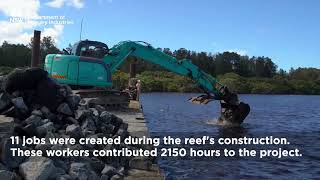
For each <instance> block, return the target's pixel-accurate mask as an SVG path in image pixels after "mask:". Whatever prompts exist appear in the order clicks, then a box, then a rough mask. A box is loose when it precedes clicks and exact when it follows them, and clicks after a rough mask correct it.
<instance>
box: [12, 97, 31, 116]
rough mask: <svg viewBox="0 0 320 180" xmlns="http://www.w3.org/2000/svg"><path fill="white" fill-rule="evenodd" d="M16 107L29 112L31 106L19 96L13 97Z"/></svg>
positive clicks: (20, 110)
mask: <svg viewBox="0 0 320 180" xmlns="http://www.w3.org/2000/svg"><path fill="white" fill-rule="evenodd" d="M11 101H12V103H13V105H14V107H15V108H16V109H17V110H18V111H19V112H21V113H24V114H26V113H28V111H29V108H28V106H27V105H26V104H25V102H24V100H23V98H22V97H17V98H13V99H11Z"/></svg>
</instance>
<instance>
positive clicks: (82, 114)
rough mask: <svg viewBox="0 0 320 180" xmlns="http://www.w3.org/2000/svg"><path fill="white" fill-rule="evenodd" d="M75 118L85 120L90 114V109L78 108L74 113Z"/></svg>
mask: <svg viewBox="0 0 320 180" xmlns="http://www.w3.org/2000/svg"><path fill="white" fill-rule="evenodd" d="M74 116H75V118H76V119H77V120H79V121H83V120H85V119H86V118H87V117H90V116H91V111H90V110H87V109H78V110H76V111H75V114H74Z"/></svg>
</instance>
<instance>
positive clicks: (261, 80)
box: [0, 37, 320, 94]
mask: <svg viewBox="0 0 320 180" xmlns="http://www.w3.org/2000/svg"><path fill="white" fill-rule="evenodd" d="M31 49H32V39H31V41H30V43H29V44H28V45H23V44H10V43H8V42H6V41H4V42H3V44H2V45H1V46H0V75H1V73H8V72H9V71H11V69H12V68H15V67H25V66H29V65H30V62H31V52H32V51H31ZM158 50H160V51H162V52H164V53H166V54H168V55H171V56H174V57H176V58H177V59H178V60H181V59H190V60H191V61H192V63H194V64H195V65H197V66H199V67H200V68H201V69H202V70H204V71H205V72H207V73H209V74H211V75H213V76H214V77H217V78H218V79H219V80H220V81H222V82H223V83H225V84H227V85H228V86H230V87H233V88H234V89H236V90H237V91H238V92H240V93H267V94H268V93H275V94H320V69H317V68H297V69H293V68H291V69H290V70H289V71H288V72H287V71H285V70H283V69H278V67H277V65H276V64H275V63H274V62H273V61H272V59H271V58H269V57H265V56H252V57H249V56H241V55H239V54H238V53H236V52H222V53H216V54H213V53H207V52H195V51H190V50H187V49H184V48H181V49H179V50H174V51H171V50H170V49H169V48H158ZM56 53H62V51H60V50H59V48H57V47H56V45H55V42H54V40H53V39H52V38H51V37H43V38H42V40H41V44H40V60H41V61H40V62H41V63H44V59H45V56H46V55H47V54H56ZM132 62H135V63H136V64H137V73H138V74H139V75H138V77H139V78H141V79H143V83H144V89H145V91H180V92H190V91H195V86H194V83H193V82H191V81H190V80H188V79H187V78H184V77H179V76H176V75H174V74H173V73H171V72H168V71H167V70H166V69H163V68H162V67H160V66H158V65H155V64H151V63H148V62H147V61H143V60H142V59H139V58H135V57H128V60H127V61H126V62H125V63H124V64H123V65H122V66H121V67H120V71H121V73H120V72H118V73H116V74H115V75H114V79H115V81H118V80H119V81H120V82H121V83H120V84H122V85H120V86H121V87H123V86H125V85H126V84H125V82H127V81H126V79H127V78H128V75H127V73H128V72H129V68H130V65H129V64H130V63H132ZM164 72H165V73H164ZM115 84H119V83H115Z"/></svg>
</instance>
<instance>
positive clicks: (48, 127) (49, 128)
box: [36, 122, 55, 137]
mask: <svg viewBox="0 0 320 180" xmlns="http://www.w3.org/2000/svg"><path fill="white" fill-rule="evenodd" d="M36 131H37V135H38V136H39V137H45V136H46V134H47V133H48V132H54V131H55V128H54V125H53V123H52V122H47V123H45V124H43V125H41V126H39V127H37V128H36Z"/></svg>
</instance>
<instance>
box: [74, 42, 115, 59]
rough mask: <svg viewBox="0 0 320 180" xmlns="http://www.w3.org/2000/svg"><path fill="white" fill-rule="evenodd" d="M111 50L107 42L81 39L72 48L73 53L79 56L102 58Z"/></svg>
mask: <svg viewBox="0 0 320 180" xmlns="http://www.w3.org/2000/svg"><path fill="white" fill-rule="evenodd" d="M108 52H109V48H108V46H107V45H106V44H104V43H102V42H98V41H88V40H85V41H80V42H78V43H76V44H75V45H74V47H73V49H72V54H74V55H77V56H85V57H93V58H97V59H102V58H103V57H104V56H105V55H106V54H107V53H108Z"/></svg>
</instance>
